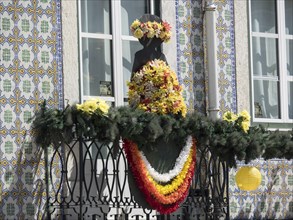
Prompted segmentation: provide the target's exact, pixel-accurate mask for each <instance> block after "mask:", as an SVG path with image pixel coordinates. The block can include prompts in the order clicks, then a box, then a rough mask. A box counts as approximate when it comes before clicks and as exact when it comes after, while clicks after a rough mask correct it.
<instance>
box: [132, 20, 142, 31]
mask: <svg viewBox="0 0 293 220" xmlns="http://www.w3.org/2000/svg"><path fill="white" fill-rule="evenodd" d="M139 25H140V21H139V20H138V19H136V20H135V21H134V22H132V24H131V28H132V29H136V28H138V27H139Z"/></svg>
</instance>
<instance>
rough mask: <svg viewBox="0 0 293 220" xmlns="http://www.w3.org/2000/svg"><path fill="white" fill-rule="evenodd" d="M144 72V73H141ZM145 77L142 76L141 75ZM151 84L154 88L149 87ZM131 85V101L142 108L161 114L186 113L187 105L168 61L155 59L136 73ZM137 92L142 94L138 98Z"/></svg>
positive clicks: (131, 103) (129, 93) (183, 114)
mask: <svg viewBox="0 0 293 220" xmlns="http://www.w3.org/2000/svg"><path fill="white" fill-rule="evenodd" d="M141 73H143V74H141ZM141 75H142V76H143V77H140V76H141ZM146 85H151V87H152V89H149V86H146ZM128 86H129V92H128V96H129V103H130V105H132V106H136V107H138V108H140V109H143V110H145V111H150V112H156V113H159V114H169V113H172V114H181V115H182V116H183V117H185V115H186V112H187V110H186V105H185V103H184V100H183V97H182V95H181V91H182V88H181V86H179V82H178V80H177V77H176V74H175V72H174V71H173V70H171V69H170V67H169V66H168V65H167V64H166V62H164V61H162V60H153V61H150V62H148V63H147V64H146V65H144V66H143V67H142V69H141V70H140V71H139V72H136V73H134V77H133V78H132V82H131V83H129V84H128ZM135 94H140V97H139V98H138V97H137V96H136V95H135Z"/></svg>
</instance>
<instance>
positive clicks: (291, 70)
mask: <svg viewBox="0 0 293 220" xmlns="http://www.w3.org/2000/svg"><path fill="white" fill-rule="evenodd" d="M286 42H287V44H286V50H287V73H288V75H289V76H293V40H287V41H286Z"/></svg>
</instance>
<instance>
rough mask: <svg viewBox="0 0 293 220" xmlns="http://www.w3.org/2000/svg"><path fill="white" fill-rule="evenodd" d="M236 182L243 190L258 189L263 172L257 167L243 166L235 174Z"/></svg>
mask: <svg viewBox="0 0 293 220" xmlns="http://www.w3.org/2000/svg"><path fill="white" fill-rule="evenodd" d="M235 179H236V184H237V186H238V187H239V189H241V190H245V191H252V190H256V189H257V188H258V187H259V185H260V183H261V173H260V172H259V170H258V169H257V168H256V167H249V166H247V167H241V168H240V169H239V170H238V172H237V173H236V176H235Z"/></svg>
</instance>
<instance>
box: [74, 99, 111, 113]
mask: <svg viewBox="0 0 293 220" xmlns="http://www.w3.org/2000/svg"><path fill="white" fill-rule="evenodd" d="M109 108H110V106H109V105H108V104H107V103H106V102H105V101H104V100H103V99H100V98H96V99H91V100H87V101H85V102H84V103H82V104H76V109H77V110H80V111H82V112H84V113H86V114H89V115H92V114H94V113H96V114H102V115H106V114H107V113H108V111H109Z"/></svg>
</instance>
